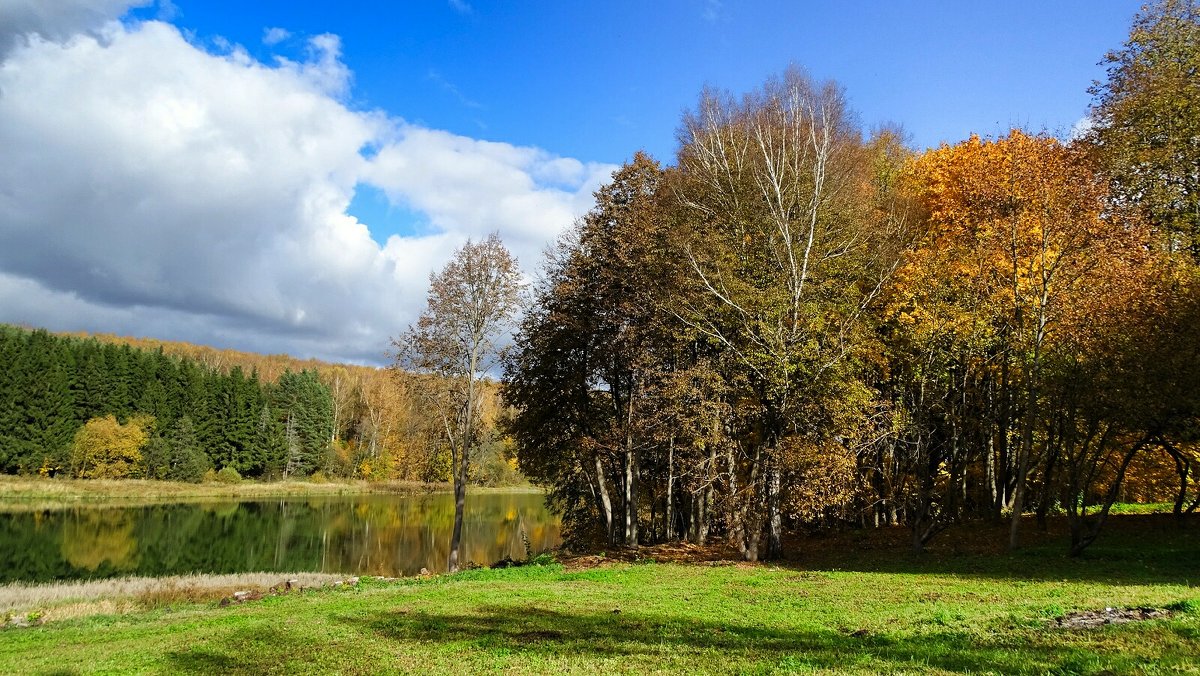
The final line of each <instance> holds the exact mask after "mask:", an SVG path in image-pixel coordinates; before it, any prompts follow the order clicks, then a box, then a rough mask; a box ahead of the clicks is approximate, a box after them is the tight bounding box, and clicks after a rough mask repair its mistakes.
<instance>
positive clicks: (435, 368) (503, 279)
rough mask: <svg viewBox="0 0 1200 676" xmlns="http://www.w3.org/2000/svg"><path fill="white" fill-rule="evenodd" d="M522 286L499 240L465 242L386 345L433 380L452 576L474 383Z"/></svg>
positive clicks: (476, 422)
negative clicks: (445, 469) (447, 486)
mask: <svg viewBox="0 0 1200 676" xmlns="http://www.w3.org/2000/svg"><path fill="white" fill-rule="evenodd" d="M522 288H523V282H522V279H521V271H520V268H519V267H518V266H517V260H516V259H515V258H514V257H513V256H512V254H511V253H509V251H508V249H507V248H505V246H504V244H503V243H501V241H500V237H499V235H497V234H495V233H493V234H492V235H490V236H488V238H487V239H485V240H483V241H481V242H472V241H470V240H468V241H467V243H466V244H464V245H463V246H462V248H460V249H458V250H457V251H455V252H454V254H453V255H452V256H451V259H450V261H449V262H448V263H447V264H446V266H445V267H444V268H442V270H441V272H438V273H431V274H430V276H429V298H428V301H427V305H426V308H425V310H424V312H422V313H421V316H420V317H419V318H418V320H417V323H416V324H413V325H411V326H409V327H408V330H407V331H405V332H404V333H403V334H401V335H400V336H399V337H398V338H396V339H394V340H393V341H392V344H393V345H394V346H395V348H396V350H397V354H396V365H397V366H398V367H401V368H407V369H410V370H413V371H417V372H421V373H427V374H431V375H433V376H435V378H432V379H429V380H428V381H427V384H429V385H430V399H431V401H432V403H433V404H434V407H435V410H436V411H437V413H438V414H439V415H440V417H441V421H442V431H443V435H444V441H445V442H446V444H447V445H448V446H449V448H450V461H451V473H452V476H453V479H454V531H453V534H452V535H451V538H450V558H449V569H450V571H451V572H453V571H455V570H458V566H459V561H458V558H459V544H460V542H461V540H462V524H463V507H464V505H465V502H466V491H467V485H466V484H467V480H468V478H469V464H470V457H471V456H472V454H473V451H474V449H475V446H476V445H477V444H478V443H479V441H480V428H481V421H480V413H481V398H482V396H483V388H482V387H481V385H482V383H481V380H482V379H483V378H484V377H485V376H486V374H487V373H488V372H489V371H490V370H491V369H492V368H493V367H495V366H496V364H497V360H498V358H499V349H498V346H497V341H498V340H499V339H500V338H502V337H503V336H504V334H505V332H506V331H507V330H508V329H509V328H510V326H511V324H512V322H513V320H514V317H515V315H516V313H517V310H518V309H519V306H520V300H521V293H522Z"/></svg>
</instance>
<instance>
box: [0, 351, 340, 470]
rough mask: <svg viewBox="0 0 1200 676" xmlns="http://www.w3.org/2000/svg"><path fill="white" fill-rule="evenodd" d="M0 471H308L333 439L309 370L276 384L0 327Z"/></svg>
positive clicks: (328, 412)
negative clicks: (0, 364) (1, 366)
mask: <svg viewBox="0 0 1200 676" xmlns="http://www.w3.org/2000/svg"><path fill="white" fill-rule="evenodd" d="M0 355H3V356H2V357H0V361H2V362H3V363H4V364H5V365H6V368H5V369H4V371H3V372H2V373H0V397H3V399H4V401H5V402H6V405H5V407H4V408H3V409H0V411H2V416H3V418H2V419H0V453H2V455H0V469H2V470H3V471H4V472H8V473H22V474H30V473H35V472H40V473H42V474H48V475H52V474H57V473H71V474H73V475H77V476H82V477H95V478H123V477H134V476H138V477H141V476H145V477H149V478H160V479H175V480H185V481H196V480H199V479H200V478H201V476H203V474H204V473H205V471H207V470H209V469H224V468H231V469H232V470H234V471H236V472H238V473H239V474H241V475H249V476H285V475H289V474H292V475H304V474H308V473H311V472H312V471H313V470H315V469H317V468H319V467H321V466H322V464H323V463H324V462H325V452H326V448H327V446H328V444H329V440H330V438H331V435H332V428H333V426H332V405H331V398H330V393H329V389H328V388H327V387H326V386H325V385H324V384H323V383H321V382H320V380H319V379H318V378H317V375H316V373H315V372H312V371H302V372H299V373H292V372H290V371H289V372H286V373H284V374H283V375H282V376H281V377H280V378H279V380H278V381H277V382H276V383H274V384H273V385H270V386H268V385H266V384H265V383H262V382H260V381H259V379H258V376H257V374H255V373H251V374H249V375H246V374H245V373H243V371H242V369H241V368H240V367H236V366H235V367H233V368H232V369H230V370H229V371H228V372H221V371H217V370H215V369H210V368H205V367H203V366H201V365H199V364H197V363H196V362H194V361H191V360H188V359H179V358H173V357H168V356H166V355H164V354H163V353H162V352H148V351H143V350H135V349H132V348H130V347H129V346H127V345H114V344H102V343H100V342H98V341H95V340H81V339H76V338H65V337H58V336H53V335H51V334H49V333H47V332H45V331H24V330H20V329H16V328H12V327H0Z"/></svg>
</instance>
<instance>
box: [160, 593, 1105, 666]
mask: <svg viewBox="0 0 1200 676" xmlns="http://www.w3.org/2000/svg"><path fill="white" fill-rule="evenodd" d="M336 619H338V620H340V621H342V622H344V623H346V624H347V625H350V626H351V627H353V628H354V629H356V630H358V631H360V632H363V633H366V634H368V635H369V636H370V637H371V639H372V642H371V644H372V645H375V646H380V647H381V650H380V651H379V653H378V656H376V657H374V658H368V659H366V660H365V662H364V661H363V660H362V658H363V656H362V655H359V656H358V658H359V661H358V662H357V663H355V664H353V666H352V667H350V668H352V669H355V670H360V669H361V670H366V671H378V670H391V669H396V668H398V667H399V668H403V666H402V665H397V664H390V663H389V662H388V660H389V658H388V657H386V655H388V654H395V653H396V652H398V651H402V650H403V651H412V650H427V651H429V653H430V654H434V652H435V649H433V648H429V647H428V644H430V643H433V644H437V645H439V646H440V647H444V648H446V649H453V650H454V652H455V653H456V654H457V655H459V657H460V658H461V659H462V662H461V666H463V667H464V668H469V667H470V666H471V665H472V664H474V665H475V666H478V665H480V664H491V665H493V666H497V667H500V666H505V665H506V662H505V661H509V662H511V663H508V664H507V666H520V665H521V663H522V659H523V658H537V659H538V662H537V663H541V664H544V660H545V659H547V658H548V659H555V660H565V661H566V662H568V663H570V664H572V665H573V666H578V667H580V668H582V669H584V670H585V671H588V670H590V669H589V667H591V668H592V669H595V668H600V667H602V666H603V661H604V660H607V659H610V658H620V660H621V662H620V663H621V665H622V666H623V667H624V668H630V669H634V670H638V671H641V670H648V671H650V670H660V669H664V668H667V669H669V670H680V669H682V670H686V671H729V670H731V669H732V670H742V671H744V670H746V669H748V668H749V669H758V670H762V671H774V670H776V669H784V670H794V669H805V668H826V669H829V668H859V669H867V670H871V671H894V670H898V669H910V670H911V669H936V670H947V671H970V672H1001V673H1014V672H1017V671H1030V670H1032V671H1036V672H1044V671H1046V670H1048V669H1053V668H1056V667H1060V666H1062V665H1070V664H1074V663H1078V662H1079V660H1083V659H1093V658H1094V656H1091V653H1086V652H1084V651H1079V652H1078V654H1076V653H1075V652H1072V651H1071V650H1070V649H1064V648H1062V647H1061V646H1060V647H1057V648H1053V649H1051V648H1049V647H1038V646H1032V645H1029V644H1027V643H1026V644H1014V643H1012V642H1011V641H1008V642H994V643H992V644H991V645H986V646H983V645H972V643H971V638H970V637H968V636H966V635H963V634H961V633H958V632H953V631H944V632H937V633H930V634H927V635H922V636H921V637H919V638H914V639H908V640H895V639H892V638H889V637H887V636H879V635H872V634H867V633H865V632H859V633H854V632H850V631H847V632H837V631H833V630H829V631H786V630H781V629H777V628H771V627H765V626H745V625H738V624H725V623H717V622H710V621H703V620H697V619H686V618H680V617H673V616H660V615H649V614H646V615H643V614H636V613H592V614H572V613H562V612H557V611H554V610H548V609H543V608H528V607H507V606H487V607H483V608H480V609H478V610H477V611H476V612H472V613H452V612H447V613H437V612H412V613H408V612H404V611H396V612H390V613H377V614H373V615H368V616H366V617H348V616H342V617H338V618H336ZM422 646H424V647H422ZM306 652H309V651H308V650H306V646H304V645H303V642H302V641H301V640H300V639H297V638H294V637H289V636H288V635H287V634H285V633H283V632H280V631H275V630H267V631H252V630H248V629H247V630H241V631H238V632H234V633H233V634H231V635H229V636H228V637H227V638H226V639H224V640H222V641H220V642H218V643H214V644H208V645H204V646H197V647H196V648H194V649H192V650H190V651H186V652H178V653H174V654H171V655H169V656H168V657H169V661H168V664H169V665H170V667H171V670H173V671H179V672H184V673H197V674H209V673H288V672H292V671H297V670H301V671H313V670H314V669H318V670H319V667H318V665H315V664H313V663H312V662H310V661H308V657H314V656H315V655H306V654H305V653H306ZM472 658H474V659H472ZM497 659H498V660H500V662H499V663H497V662H496V660H497ZM668 660H669V662H668ZM668 664H669V666H668ZM325 666H328V667H329V668H331V669H333V670H340V669H345V668H347V667H348V665H347V664H345V663H342V664H338V663H336V662H335V663H334V664H327V665H325ZM409 668H411V666H410V667H409ZM426 668H427V669H430V670H433V671H436V670H437V669H436V666H435V665H432V664H427V665H426Z"/></svg>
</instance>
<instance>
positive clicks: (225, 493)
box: [0, 475, 450, 512]
mask: <svg viewBox="0 0 1200 676" xmlns="http://www.w3.org/2000/svg"><path fill="white" fill-rule="evenodd" d="M449 489H450V487H449V485H447V484H425V483H420V482H416V481H390V482H383V483H370V482H366V481H345V482H330V483H312V482H308V481H280V482H274V483H260V482H256V481H245V482H242V483H239V484H221V483H202V484H190V483H179V482H174V481H150V480H145V479H123V480H106V479H44V478H41V477H16V476H3V475H0V511H6V512H13V511H27V510H39V511H40V510H47V509H61V508H64V507H71V506H75V505H81V504H95V505H108V506H114V507H118V506H119V507H133V506H139V505H148V504H157V503H164V502H184V501H203V500H210V499H229V498H234V499H243V500H252V499H255V498H276V497H308V496H337V495H372V494H375V495H411V494H415V493H421V492H431V491H445V490H449Z"/></svg>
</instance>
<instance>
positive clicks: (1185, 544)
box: [773, 514, 1200, 586]
mask: <svg viewBox="0 0 1200 676" xmlns="http://www.w3.org/2000/svg"><path fill="white" fill-rule="evenodd" d="M1007 541H1008V524H1007V522H1005V523H1002V524H990V523H971V524H963V525H959V526H954V527H951V528H950V529H948V530H947V531H945V532H943V533H941V534H939V535H938V536H937V537H936V538H935V539H934V540H933V541H932V542H931V543H930V544H929V546H928V548H927V549H926V551H925V552H924V553H922V554H914V553H913V552H912V551H911V545H910V542H909V531H908V530H907V529H904V528H885V529H878V530H859V531H850V532H844V533H835V534H831V535H819V536H814V537H807V538H805V537H798V538H793V539H790V540H789V541H788V542H786V543H785V544H786V546H785V550H784V551H785V554H786V556H785V558H784V560H782V561H778V562H773V563H775V564H776V565H780V566H783V567H787V568H795V569H800V570H840V571H854V572H864V573H913V574H928V573H935V574H952V575H962V576H979V577H988V578H996V579H1020V580H1030V581H1050V580H1072V581H1089V582H1100V583H1106V584H1120V585H1150V584H1179V585H1187V586H1196V585H1197V584H1198V583H1200V576H1198V575H1197V574H1196V566H1197V563H1196V562H1197V561H1200V522H1197V521H1193V522H1192V523H1191V524H1189V525H1188V527H1182V528H1181V527H1180V525H1179V524H1178V523H1176V522H1175V520H1174V519H1173V518H1172V516H1171V515H1169V514H1153V515H1133V514H1122V515H1114V516H1112V517H1110V520H1109V524H1108V525H1107V526H1106V527H1105V530H1104V532H1103V533H1102V534H1101V536H1100V539H1099V540H1097V541H1096V543H1095V544H1093V545H1092V546H1091V547H1090V548H1088V550H1087V551H1085V552H1084V554H1083V556H1081V557H1077V558H1072V557H1070V556H1068V555H1067V545H1068V543H1069V537H1068V536H1067V534H1066V525H1065V519H1063V518H1061V517H1058V518H1052V519H1051V520H1050V523H1049V529H1048V530H1047V531H1040V530H1038V528H1037V526H1036V524H1035V522H1034V521H1033V519H1029V521H1028V523H1025V524H1023V530H1022V542H1023V546H1022V547H1021V548H1020V549H1018V550H1017V551H1015V552H1009V551H1008V550H1007V547H1006V543H1007Z"/></svg>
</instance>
